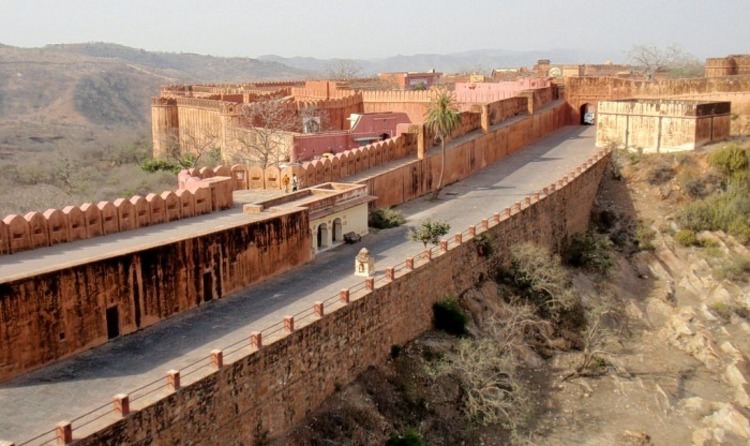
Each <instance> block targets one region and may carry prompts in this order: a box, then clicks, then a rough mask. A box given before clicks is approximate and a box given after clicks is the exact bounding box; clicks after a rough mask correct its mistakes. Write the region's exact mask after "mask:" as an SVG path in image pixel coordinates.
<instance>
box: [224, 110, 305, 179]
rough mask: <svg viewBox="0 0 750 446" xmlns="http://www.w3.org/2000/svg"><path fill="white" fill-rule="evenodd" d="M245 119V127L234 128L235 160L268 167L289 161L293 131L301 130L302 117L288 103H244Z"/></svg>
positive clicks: (243, 112)
mask: <svg viewBox="0 0 750 446" xmlns="http://www.w3.org/2000/svg"><path fill="white" fill-rule="evenodd" d="M242 120H243V125H242V127H239V128H234V129H233V133H234V136H233V138H232V143H233V144H234V146H235V147H234V149H235V150H234V153H233V155H232V158H233V159H234V160H235V161H239V162H244V163H249V164H258V165H260V166H262V167H264V168H265V167H267V166H269V165H273V164H276V163H279V162H282V161H288V160H289V155H290V154H289V152H290V151H291V150H292V148H293V146H292V144H293V135H292V134H291V132H295V131H299V130H301V127H302V118H301V117H300V116H298V115H297V113H296V111H295V110H294V109H293V108H292V107H290V106H289V104H288V103H287V102H285V101H282V100H268V101H259V102H253V103H250V104H245V105H243V107H242ZM298 121H299V122H298Z"/></svg>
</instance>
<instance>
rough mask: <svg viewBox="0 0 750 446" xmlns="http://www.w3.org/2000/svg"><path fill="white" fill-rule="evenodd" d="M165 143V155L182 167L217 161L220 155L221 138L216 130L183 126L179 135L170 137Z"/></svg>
mask: <svg viewBox="0 0 750 446" xmlns="http://www.w3.org/2000/svg"><path fill="white" fill-rule="evenodd" d="M171 139H173V141H170V143H169V144H168V145H167V157H168V158H169V159H171V160H172V161H174V162H176V163H177V164H179V165H180V166H181V167H183V168H191V167H195V166H197V165H199V163H207V164H212V163H215V162H218V160H219V159H220V157H221V156H220V155H221V140H220V138H219V135H218V133H217V132H214V131H212V130H205V129H194V128H190V127H185V128H181V129H180V133H179V135H174V136H172V137H171Z"/></svg>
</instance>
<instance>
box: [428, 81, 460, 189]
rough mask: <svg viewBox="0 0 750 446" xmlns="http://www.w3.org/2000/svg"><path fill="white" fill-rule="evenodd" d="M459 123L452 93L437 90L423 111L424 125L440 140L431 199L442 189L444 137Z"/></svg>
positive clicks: (458, 115)
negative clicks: (437, 175) (435, 177)
mask: <svg viewBox="0 0 750 446" xmlns="http://www.w3.org/2000/svg"><path fill="white" fill-rule="evenodd" d="M460 123H461V115H460V114H459V111H458V109H457V108H456V104H455V102H454V99H453V94H452V93H451V92H450V91H448V90H439V91H438V92H437V94H436V95H435V98H434V99H433V101H432V103H430V105H429V107H428V108H427V112H425V125H427V128H428V129H429V130H430V131H431V132H432V133H433V134H434V135H435V136H436V137H437V138H438V139H439V140H440V158H441V165H440V176H439V177H438V182H437V186H436V187H435V189H434V190H433V191H432V199H433V200H437V198H438V195H439V194H440V190H441V189H443V175H444V174H445V139H446V138H447V137H448V136H450V134H451V132H453V130H455V129H456V127H458V125H459V124H460Z"/></svg>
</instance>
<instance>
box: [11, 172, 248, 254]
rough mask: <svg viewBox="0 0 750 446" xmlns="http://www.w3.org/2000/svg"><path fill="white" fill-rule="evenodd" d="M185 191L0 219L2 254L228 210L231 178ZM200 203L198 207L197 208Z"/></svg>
mask: <svg viewBox="0 0 750 446" xmlns="http://www.w3.org/2000/svg"><path fill="white" fill-rule="evenodd" d="M182 185H183V187H182V190H178V191H176V192H172V191H165V192H162V193H161V194H158V195H157V194H148V195H146V196H145V197H142V196H139V195H134V196H132V197H130V198H127V199H126V198H118V199H117V200H114V201H100V202H98V203H96V204H93V203H84V204H83V205H81V206H66V207H64V208H63V209H47V210H46V211H44V212H43V213H40V212H29V213H27V214H25V215H23V216H22V215H18V214H11V215H8V216H6V217H5V218H3V219H2V220H0V254H13V253H16V252H21V251H27V250H30V249H35V248H41V247H45V246H52V245H56V244H58V243H66V242H74V241H76V240H82V239H88V238H92V237H98V236H101V235H108V234H113V233H116V232H123V231H128V230H131V229H137V228H141V227H144V226H151V225H156V224H160V223H166V222H170V221H173V220H178V219H181V218H188V217H192V216H195V215H202V214H207V213H210V212H213V211H218V210H222V209H229V208H231V207H232V205H233V201H232V190H233V189H232V185H233V181H232V179H231V178H230V177H216V178H209V179H205V180H201V179H200V178H194V179H193V180H192V181H183V182H182ZM196 203H197V205H196Z"/></svg>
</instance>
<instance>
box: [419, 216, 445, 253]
mask: <svg viewBox="0 0 750 446" xmlns="http://www.w3.org/2000/svg"><path fill="white" fill-rule="evenodd" d="M450 229H451V225H450V224H448V223H447V222H444V221H439V220H430V219H427V220H425V221H423V222H422V224H420V225H419V227H418V228H417V229H412V230H411V231H409V240H411V241H414V242H422V244H424V246H425V248H426V247H427V244H428V243H432V244H433V245H437V244H438V243H439V242H440V237H442V236H444V235H445V234H447V233H448V231H450Z"/></svg>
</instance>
